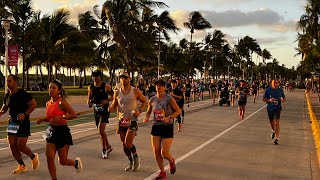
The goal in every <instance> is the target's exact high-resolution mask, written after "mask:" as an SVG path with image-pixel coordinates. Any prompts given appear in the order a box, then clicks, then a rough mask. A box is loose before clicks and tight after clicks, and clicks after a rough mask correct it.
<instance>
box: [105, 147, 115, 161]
mask: <svg viewBox="0 0 320 180" xmlns="http://www.w3.org/2000/svg"><path fill="white" fill-rule="evenodd" d="M112 150H113V149H112V147H111V146H110V147H109V149H107V157H106V158H107V159H108V157H109V154H110V153H111V151H112Z"/></svg>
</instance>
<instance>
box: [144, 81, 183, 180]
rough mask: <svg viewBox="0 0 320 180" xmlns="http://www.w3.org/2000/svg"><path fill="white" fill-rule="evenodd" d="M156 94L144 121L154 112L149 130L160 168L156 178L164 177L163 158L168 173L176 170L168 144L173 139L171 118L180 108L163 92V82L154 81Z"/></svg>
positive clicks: (177, 113) (165, 176) (151, 100)
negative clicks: (168, 164)
mask: <svg viewBox="0 0 320 180" xmlns="http://www.w3.org/2000/svg"><path fill="white" fill-rule="evenodd" d="M156 89H157V94H156V96H154V97H152V98H151V99H150V100H149V104H148V110H147V114H146V118H145V120H144V122H148V121H149V118H150V115H151V113H153V114H154V117H153V126H152V130H151V143H152V149H153V153H154V157H155V159H156V161H157V163H158V166H159V168H160V173H159V175H158V176H157V177H156V179H166V178H167V173H166V171H165V170H164V165H163V159H167V160H168V161H169V163H170V173H171V174H174V173H175V172H176V165H175V160H174V158H173V157H172V155H171V154H170V152H169V151H170V146H171V143H172V140H173V129H174V126H173V119H174V118H176V117H177V116H178V115H179V114H180V108H179V106H178V105H177V103H176V101H175V100H174V99H173V97H171V96H170V95H168V94H166V93H165V82H164V81H162V80H158V81H157V82H156Z"/></svg>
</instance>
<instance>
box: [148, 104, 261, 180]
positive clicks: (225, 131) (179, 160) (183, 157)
mask: <svg viewBox="0 0 320 180" xmlns="http://www.w3.org/2000/svg"><path fill="white" fill-rule="evenodd" d="M266 106H267V105H264V106H263V107H262V108H260V109H258V110H257V111H256V112H254V113H252V114H250V115H249V116H248V117H246V118H245V119H244V120H241V121H239V122H237V123H235V124H234V125H232V126H231V127H229V128H228V129H226V130H224V131H223V132H221V133H220V134H218V135H216V136H215V137H213V138H211V139H209V140H208V141H206V142H204V143H203V144H201V145H200V146H198V147H196V148H194V149H193V150H191V151H189V152H188V153H186V154H185V155H183V156H181V157H180V158H179V159H176V164H178V163H179V162H181V161H183V160H184V159H186V158H188V157H189V156H191V155H192V154H194V153H196V152H197V151H199V150H201V149H202V148H204V147H206V146H207V145H208V144H210V143H212V142H213V141H215V140H216V139H218V138H220V137H221V136H223V135H224V134H226V133H227V132H229V131H231V130H232V129H233V128H235V127H237V126H238V125H239V124H241V123H243V122H244V121H246V120H248V119H249V118H251V117H252V116H253V115H255V114H256V113H258V112H259V111H261V110H262V109H264V108H265V107H266ZM168 169H169V165H167V166H165V167H164V170H165V171H167V170H168ZM159 172H160V171H157V172H155V173H153V174H152V175H150V176H149V177H147V178H145V179H144V180H152V179H154V178H156V177H157V175H158V173H159Z"/></svg>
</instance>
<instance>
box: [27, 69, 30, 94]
mask: <svg viewBox="0 0 320 180" xmlns="http://www.w3.org/2000/svg"><path fill="white" fill-rule="evenodd" d="M26 75H27V91H30V78H29V68H28V67H26Z"/></svg>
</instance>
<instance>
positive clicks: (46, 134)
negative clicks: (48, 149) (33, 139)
mask: <svg viewBox="0 0 320 180" xmlns="http://www.w3.org/2000/svg"><path fill="white" fill-rule="evenodd" d="M52 134H53V128H52V127H51V126H48V128H47V130H46V131H45V132H44V134H43V135H42V137H43V139H50V138H51V137H52Z"/></svg>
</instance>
